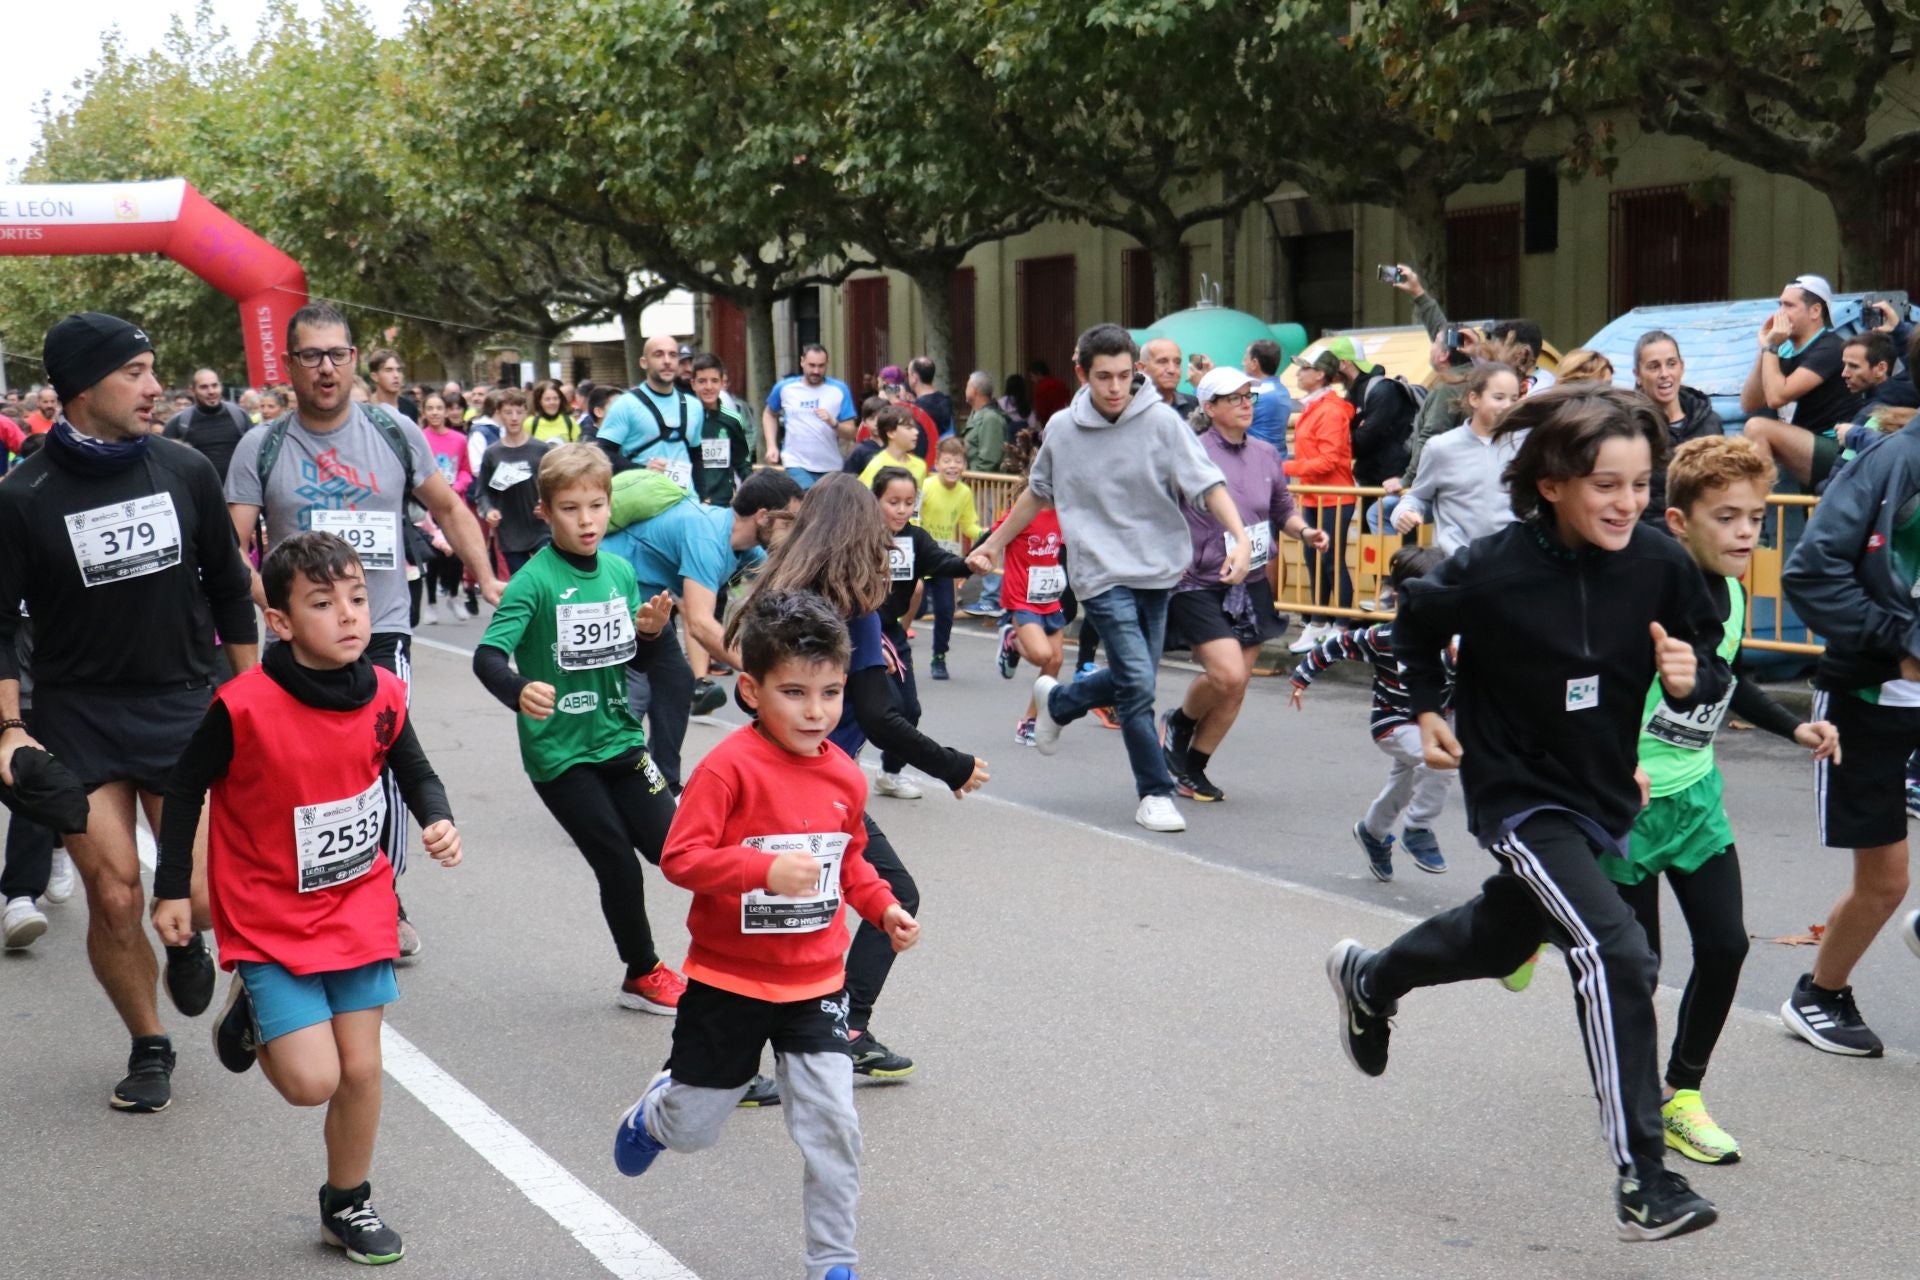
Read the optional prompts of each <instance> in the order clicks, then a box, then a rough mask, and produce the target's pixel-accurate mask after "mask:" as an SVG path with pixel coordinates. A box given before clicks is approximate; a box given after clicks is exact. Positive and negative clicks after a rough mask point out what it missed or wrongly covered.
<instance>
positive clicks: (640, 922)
mask: <svg viewBox="0 0 1920 1280" xmlns="http://www.w3.org/2000/svg"><path fill="white" fill-rule="evenodd" d="M537 483H538V485H539V489H540V504H539V506H538V507H536V508H535V514H537V515H538V516H539V517H540V518H541V519H543V520H545V521H546V522H547V524H548V525H549V526H551V528H552V530H553V541H552V542H551V543H549V544H548V545H547V546H545V547H542V548H541V549H540V550H539V551H537V552H536V553H534V555H533V558H532V559H530V560H528V561H527V562H526V564H525V565H524V566H523V567H522V568H521V569H520V570H519V571H518V572H516V573H515V574H514V575H513V577H512V578H511V579H510V580H509V581H508V583H507V590H506V593H505V594H504V595H503V596H502V597H501V598H500V606H499V608H498V610H496V611H495V613H494V615H493V621H492V622H491V623H490V624H489V625H488V627H487V633H486V635H484V636H482V637H481V639H480V645H479V647H478V648H477V649H475V650H474V654H473V672H474V674H475V675H476V676H478V677H479V678H480V683H481V684H483V685H485V686H486V687H487V691H488V692H489V693H491V694H493V696H494V697H496V698H498V699H499V700H500V701H501V703H503V704H504V705H505V706H507V707H508V708H509V709H511V710H513V711H514V712H516V713H517V727H518V729H519V734H520V758H521V761H522V763H523V764H524V765H525V766H526V770H527V776H528V778H530V779H531V780H532V782H533V790H534V793H535V794H536V795H538V796H539V797H540V800H541V802H542V803H543V804H545V805H546V806H547V808H548V810H549V811H551V812H552V814H553V816H554V819H555V820H556V821H557V822H559V824H560V826H561V827H562V829H564V830H565V831H566V833H567V834H568V835H569V836H571V837H572V838H573V842H574V843H575V844H576V845H578V846H579V848H580V853H581V856H582V857H584V858H586V860H587V865H588V866H590V867H592V868H593V874H594V877H595V878H596V879H598V880H599V882H600V910H601V913H602V914H603V915H604V916H605V917H606V921H607V928H608V930H609V931H610V932H611V933H612V934H613V941H614V946H615V947H616V948H617V949H618V950H619V953H620V959H621V960H622V961H624V962H625V964H626V967H627V972H626V979H625V981H623V982H622V983H621V985H620V990H619V993H618V1000H619V1003H620V1005H621V1006H622V1007H623V1008H627V1009H638V1010H641V1011H643V1012H646V1013H659V1014H668V1015H671V1014H672V1013H673V1012H674V1011H675V1010H676V1009H677V1008H678V1007H679V1004H680V995H681V993H682V992H684V991H685V990H686V987H687V984H686V980H685V979H684V978H682V977H681V976H680V975H679V974H678V973H677V972H675V971H674V970H673V969H671V968H669V967H668V966H667V965H666V964H665V963H664V962H663V961H662V960H661V958H660V955H659V953H658V952H657V951H655V950H654V946H653V930H652V927H651V926H650V925H649V923H648V921H647V907H646V885H645V882H644V881H643V879H642V877H641V873H640V858H641V857H644V858H645V859H646V860H647V861H648V862H651V863H653V864H654V865H655V866H659V865H660V851H661V849H662V848H663V847H664V846H665V844H666V839H667V828H668V827H670V826H671V825H672V824H673V813H674V803H673V796H672V795H671V794H670V793H669V792H668V791H667V784H666V779H665V778H663V777H662V776H661V774H660V771H659V770H658V769H657V768H655V767H654V764H653V761H652V760H651V759H650V758H649V757H648V755H647V749H646V747H647V739H646V730H645V729H644V728H643V727H642V725H641V723H640V718H639V717H638V716H636V715H634V714H633V708H632V707H631V706H630V705H629V704H628V702H627V664H628V663H630V662H632V661H633V659H634V658H635V656H636V655H639V654H644V653H646V652H647V651H648V650H649V649H650V648H651V646H652V645H654V644H655V643H656V642H659V637H660V636H661V635H662V633H663V632H664V631H665V628H666V625H667V622H668V620H669V619H670V618H671V617H672V614H673V597H672V596H670V595H667V594H666V593H664V592H663V593H661V594H660V595H657V596H655V597H654V598H653V599H651V600H645V601H643V600H641V599H640V598H639V596H640V590H639V585H638V583H637V582H636V581H635V579H634V575H633V566H632V565H630V564H628V563H627V561H626V560H625V559H624V558H623V557H621V556H617V555H605V556H603V555H601V554H599V549H600V543H601V540H602V539H603V538H604V537H605V536H606V532H607V519H608V515H609V513H610V512H611V510H612V506H611V503H612V492H613V468H612V465H611V463H609V461H608V460H607V456H606V454H604V453H602V452H601V451H600V450H599V449H597V448H595V447H593V446H592V445H589V444H564V445H559V446H557V447H555V448H553V449H550V450H549V451H548V452H547V453H546V455H545V456H544V457H542V458H541V459H540V470H539V472H538V475H537ZM672 642H673V640H672V636H671V633H668V634H667V639H666V641H665V642H664V643H668V644H671V643H672ZM509 656H511V659H512V662H511V665H509V662H508V659H509ZM636 853H637V854H638V855H639V856H638V857H636V856H635V855H636Z"/></svg>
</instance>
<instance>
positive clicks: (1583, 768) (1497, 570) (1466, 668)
mask: <svg viewBox="0 0 1920 1280" xmlns="http://www.w3.org/2000/svg"><path fill="white" fill-rule="evenodd" d="M1724 615H1725V611H1724V609H1719V610H1716V609H1715V607H1714V604H1713V601H1712V599H1711V598H1710V597H1709V595H1708V594H1707V587H1706V583H1705V582H1704V581H1703V579H1702V576H1701V573H1700V569H1699V567H1698V566H1697V565H1695V564H1694V562H1693V560H1692V558H1691V557H1689V556H1688V555H1687V553H1686V552H1685V551H1684V550H1683V549H1682V548H1681V547H1680V546H1679V544H1677V543H1676V542H1674V541H1673V540H1672V539H1671V538H1665V537H1662V536H1661V535H1659V534H1657V533H1655V532H1653V531H1652V530H1651V529H1648V528H1647V527H1646V526H1645V525H1636V526H1635V527H1634V530H1633V535H1632V539H1631V541H1629V542H1628V544H1627V546H1626V548H1625V549H1624V550H1621V551H1617V552H1605V551H1598V550H1594V549H1592V548H1587V549H1585V550H1583V551H1579V552H1574V551H1569V550H1568V549H1567V548H1566V547H1565V546H1563V545H1562V544H1561V543H1560V542H1559V540H1558V539H1557V538H1555V537H1554V536H1553V535H1552V534H1551V533H1549V532H1547V531H1546V529H1545V527H1544V526H1543V525H1542V524H1541V523H1540V522H1539V521H1537V520H1523V521H1518V522H1516V523H1514V524H1510V525H1508V526H1507V527H1506V528H1504V529H1501V530H1499V531H1498V532H1496V533H1491V534H1488V535H1487V536H1486V537H1484V538H1478V539H1476V540H1475V541H1474V542H1473V543H1471V544H1470V545H1468V546H1466V547H1464V548H1462V549H1461V550H1459V551H1456V552H1455V553H1454V554H1453V555H1452V556H1451V557H1450V558H1449V559H1448V560H1447V562H1446V563H1445V564H1443V565H1441V566H1440V567H1439V568H1438V569H1437V570H1435V571H1434V572H1433V573H1431V574H1429V575H1427V576H1426V577H1424V578H1416V579H1414V580H1412V581H1410V582H1408V583H1407V584H1406V586H1405V587H1404V588H1403V591H1402V602H1401V606H1400V612H1399V615H1398V616H1397V617H1396V618H1395V619H1394V624H1393V639H1394V651H1395V652H1396V653H1398V654H1399V655H1400V663H1401V666H1402V668H1403V669H1404V670H1405V672H1406V678H1407V690H1408V694H1409V696H1410V698H1411V700H1412V703H1413V710H1414V713H1415V714H1416V715H1419V714H1423V713H1425V712H1428V711H1434V712H1438V711H1441V710H1442V707H1443V705H1444V699H1445V697H1446V692H1447V673H1446V670H1445V668H1444V666H1443V665H1442V661H1441V655H1442V651H1443V650H1444V649H1445V648H1446V647H1447V645H1448V643H1449V641H1450V640H1451V639H1452V637H1454V636H1459V637H1460V657H1459V665H1458V668H1457V671H1456V673H1455V684H1454V687H1453V706H1454V710H1455V715H1456V718H1457V720H1458V723H1459V737H1460V745H1461V748H1462V752H1463V755H1462V758H1461V763H1460V771H1461V782H1462V786H1463V789H1464V791H1465V792H1466V798H1467V826H1468V829H1469V830H1471V831H1472V832H1473V833H1474V835H1476V836H1478V837H1479V838H1480V841H1481V843H1482V844H1492V843H1493V842H1494V841H1496V840H1499V839H1501V838H1502V837H1503V836H1505V835H1506V834H1507V832H1508V830H1509V829H1510V828H1511V827H1512V826H1514V825H1516V824H1517V820H1518V819H1520V818H1522V817H1523V816H1524V815H1527V814H1529V813H1532V812H1534V811H1536V810H1540V809H1560V810H1566V811H1569V812H1571V813H1575V814H1578V815H1580V816H1582V817H1584V818H1585V819H1587V820H1588V821H1589V822H1591V823H1592V824H1593V825H1594V826H1596V827H1597V828H1598V829H1599V830H1600V831H1601V832H1604V833H1605V834H1606V835H1607V836H1608V837H1610V838H1611V839H1612V840H1614V841H1616V842H1622V841H1624V840H1625V839H1626V837H1627V833H1628V832H1629V831H1631V830H1632V828H1633V822H1634V818H1635V817H1636V816H1637V815H1638V814H1639V812H1640V789H1639V786H1638V784H1637V783H1635V781H1634V776H1633V773H1634V768H1635V766H1636V763H1637V758H1636V757H1637V751H1638V744H1639V737H1640V727H1641V721H1642V720H1643V719H1644V717H1645V713H1646V700H1647V690H1648V688H1649V687H1650V686H1651V685H1652V683H1653V681H1654V679H1655V668H1654V660H1653V638H1652V634H1651V631H1650V627H1651V624H1653V623H1654V622H1659V623H1660V624H1661V625H1662V626H1663V627H1665V628H1666V630H1667V633H1668V634H1669V635H1671V636H1674V637H1676V638H1679V639H1682V640H1685V641H1687V642H1688V643H1690V644H1691V645H1692V646H1693V650H1694V657H1695V661H1696V663H1697V667H1696V673H1697V674H1696V677H1695V682H1694V688H1693V692H1692V694H1691V696H1689V697H1687V698H1685V699H1673V698H1670V699H1668V701H1669V702H1671V703H1672V704H1673V706H1674V707H1675V708H1676V709H1678V710H1684V709H1686V708H1688V707H1694V706H1698V705H1700V704H1701V703H1707V702H1717V701H1718V700H1719V699H1720V698H1721V697H1722V696H1723V695H1724V694H1725V693H1726V692H1727V688H1728V681H1729V680H1730V679H1731V678H1732V673H1731V671H1730V670H1729V669H1728V666H1727V663H1726V660H1725V659H1723V658H1721V657H1720V656H1719V654H1718V653H1717V652H1716V650H1717V649H1718V647H1719V644H1720V642H1721V639H1722V637H1723V636H1724V629H1723V626H1722V618H1723V617H1724Z"/></svg>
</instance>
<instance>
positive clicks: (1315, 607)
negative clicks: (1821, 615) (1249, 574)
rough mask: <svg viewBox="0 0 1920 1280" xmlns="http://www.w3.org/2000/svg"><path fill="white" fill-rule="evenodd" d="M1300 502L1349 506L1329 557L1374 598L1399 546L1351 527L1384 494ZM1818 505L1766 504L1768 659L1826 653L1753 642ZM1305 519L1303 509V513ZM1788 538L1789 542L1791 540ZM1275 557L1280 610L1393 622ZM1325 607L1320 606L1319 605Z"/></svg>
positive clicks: (1758, 577) (1299, 551)
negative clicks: (1791, 551)
mask: <svg viewBox="0 0 1920 1280" xmlns="http://www.w3.org/2000/svg"><path fill="white" fill-rule="evenodd" d="M1289 487H1290V489H1291V491H1292V492H1293V494H1294V495H1295V496H1296V498H1298V497H1305V496H1309V495H1312V496H1323V497H1343V498H1351V499H1353V500H1354V501H1352V502H1350V503H1348V504H1347V509H1348V512H1349V513H1350V514H1349V516H1348V518H1347V519H1345V520H1342V521H1340V523H1339V526H1338V528H1337V529H1336V530H1334V531H1332V532H1333V553H1334V556H1335V563H1336V564H1338V563H1344V564H1345V565H1346V567H1347V572H1348V574H1349V575H1350V576H1351V578H1352V581H1353V592H1354V599H1355V601H1356V602H1358V601H1359V600H1362V599H1365V598H1367V597H1368V596H1372V595H1376V594H1378V592H1379V589H1380V586H1381V584H1382V583H1384V582H1385V581H1386V578H1387V562H1388V561H1389V560H1391V559H1392V558H1393V553H1394V552H1395V551H1396V550H1398V549H1399V547H1400V545H1401V543H1402V541H1403V539H1402V538H1401V536H1400V535H1399V534H1397V533H1368V532H1366V531H1365V530H1364V528H1362V529H1361V530H1360V531H1358V532H1356V530H1355V527H1354V524H1355V520H1356V519H1357V518H1358V517H1357V514H1354V513H1358V512H1359V511H1360V510H1362V509H1363V507H1370V506H1372V505H1373V503H1374V502H1376V501H1378V500H1379V499H1380V498H1383V497H1385V496H1386V492H1387V491H1386V490H1385V489H1381V488H1375V487H1370V486H1366V485H1307V484H1299V485H1292V486H1289ZM1819 503H1820V500H1819V499H1818V498H1816V497H1812V496H1811V495H1808V494H1798V493H1776V494H1772V495H1770V496H1769V497H1768V498H1767V504H1768V505H1769V506H1770V507H1772V508H1773V514H1772V518H1771V519H1769V521H1768V536H1767V537H1766V539H1765V541H1766V543H1767V545H1766V546H1762V547H1756V548H1755V549H1754V552H1753V560H1752V563H1751V564H1750V565H1749V566H1748V568H1747V576H1746V580H1745V586H1746V588H1747V596H1748V605H1747V623H1746V637H1745V640H1744V642H1743V643H1744V644H1745V645H1746V647H1747V648H1749V649H1753V650H1755V651H1765V652H1768V653H1799V654H1808V655H1816V654H1820V653H1823V652H1825V649H1826V646H1825V645H1822V644H1819V643H1816V642H1810V641H1799V640H1781V639H1777V638H1776V639H1767V638H1764V637H1757V636H1755V635H1754V634H1753V618H1754V614H1755V612H1756V609H1755V606H1756V605H1762V606H1764V605H1771V606H1772V607H1771V610H1768V609H1765V608H1761V609H1759V610H1757V611H1758V612H1760V613H1761V614H1762V615H1763V616H1770V618H1771V621H1772V624H1773V627H1774V630H1775V632H1776V635H1777V633H1778V631H1779V626H1780V615H1781V613H1782V611H1783V610H1784V608H1785V605H1786V601H1785V597H1784V596H1783V595H1782V594H1781V590H1780V575H1781V570H1782V569H1783V568H1784V567H1785V563H1786V555H1785V553H1784V552H1783V551H1782V550H1781V548H1782V547H1784V546H1786V545H1788V544H1789V543H1790V542H1794V541H1798V539H1799V534H1800V532H1801V530H1802V529H1804V528H1805V527H1806V521H1807V517H1808V516H1809V515H1811V514H1812V512H1813V509H1814V508H1815V507H1816V506H1818V505H1819ZM1301 511H1302V513H1303V514H1305V512H1306V508H1304V507H1303V508H1301ZM1789 531H1791V536H1789ZM1432 538H1433V525H1432V523H1431V522H1430V521H1429V522H1423V523H1422V524H1421V526H1420V529H1419V535H1418V540H1419V542H1420V544H1421V545H1422V546H1426V545H1429V544H1430V543H1431V542H1432ZM1279 551H1280V554H1279V555H1278V556H1277V557H1276V563H1277V565H1278V570H1277V573H1278V578H1279V586H1278V588H1277V589H1276V590H1275V592H1274V599H1275V601H1276V602H1277V603H1279V604H1281V605H1282V606H1284V607H1285V608H1286V610H1287V611H1288V612H1289V613H1298V614H1302V615H1305V616H1306V617H1310V618H1360V619H1365V620H1366V621H1368V622H1391V621H1392V620H1393V612H1392V610H1389V609H1382V610H1379V611H1377V612H1369V611H1365V610H1361V609H1358V608H1342V607H1341V606H1340V605H1339V604H1338V603H1331V602H1333V601H1337V600H1338V599H1339V597H1338V595H1337V594H1335V591H1334V590H1333V589H1332V588H1337V586H1338V583H1330V584H1328V585H1329V589H1328V590H1325V591H1323V590H1322V589H1321V587H1320V582H1319V566H1318V564H1317V563H1315V561H1317V560H1318V557H1317V556H1313V555H1311V553H1309V552H1308V550H1307V548H1306V547H1305V546H1304V545H1303V544H1301V543H1298V542H1295V541H1294V540H1293V539H1291V538H1287V539H1283V540H1282V542H1281V545H1280V548H1279ZM1323 598H1325V599H1326V600H1328V601H1330V603H1321V601H1322V599H1323Z"/></svg>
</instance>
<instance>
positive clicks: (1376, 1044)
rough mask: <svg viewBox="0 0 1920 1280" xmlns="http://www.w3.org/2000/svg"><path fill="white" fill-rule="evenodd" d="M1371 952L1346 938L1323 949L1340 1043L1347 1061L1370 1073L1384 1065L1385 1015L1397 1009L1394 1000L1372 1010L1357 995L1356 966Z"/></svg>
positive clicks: (1388, 1027) (1383, 1068)
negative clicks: (1337, 1012) (1337, 1008)
mask: <svg viewBox="0 0 1920 1280" xmlns="http://www.w3.org/2000/svg"><path fill="white" fill-rule="evenodd" d="M1374 955H1375V953H1374V952H1372V951H1369V950H1368V949H1367V948H1365V947H1363V946H1361V945H1360V944H1359V943H1357V942H1355V941H1354V940H1353V939H1352V938H1346V939H1343V940H1342V941H1340V942H1338V943H1335V944H1334V948H1333V950H1332V951H1330V952H1328V953H1327V981H1328V982H1330V983H1332V984H1333V996H1334V999H1335V1000H1337V1001H1338V1002H1339V1004H1340V1047H1341V1048H1342V1049H1343V1050H1345V1051H1346V1055H1347V1061H1348V1062H1351V1063H1352V1064H1353V1065H1354V1066H1355V1067H1357V1068H1359V1069H1360V1070H1361V1071H1362V1072H1364V1073H1366V1074H1367V1075H1370V1076H1377V1075H1380V1074H1382V1073H1383V1072H1385V1071H1386V1069H1387V1037H1388V1036H1389V1035H1390V1034H1392V1030H1393V1028H1392V1027H1391V1025H1389V1024H1388V1022H1387V1019H1388V1018H1391V1017H1392V1016H1393V1015H1394V1014H1396V1013H1398V1012H1400V1006H1399V1005H1398V1004H1389V1005H1387V1006H1386V1007H1385V1008H1383V1009H1380V1010H1378V1011H1375V1009H1374V1008H1373V1006H1372V1005H1369V1004H1368V1003H1367V1002H1366V1001H1365V1000H1363V999H1361V998H1360V990H1359V986H1358V983H1359V977H1360V970H1361V969H1362V968H1363V967H1364V966H1365V965H1366V963H1367V961H1369V960H1371V959H1373V957H1374Z"/></svg>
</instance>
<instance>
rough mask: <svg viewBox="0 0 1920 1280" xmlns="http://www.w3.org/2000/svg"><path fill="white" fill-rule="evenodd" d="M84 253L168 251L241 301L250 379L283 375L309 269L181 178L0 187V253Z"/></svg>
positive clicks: (275, 379)
mask: <svg viewBox="0 0 1920 1280" xmlns="http://www.w3.org/2000/svg"><path fill="white" fill-rule="evenodd" d="M80 253H164V254H166V255H167V256H168V257H169V258H172V259H173V260H174V261H175V262H177V263H179V264H180V265H181V266H183V267H185V268H186V269H187V270H189V271H191V272H193V273H194V274H195V275H197V276H199V277H200V278H201V279H202V280H205V281H206V282H207V283H208V284H210V285H212V286H213V287H214V288H216V289H218V290H219V291H220V292H222V293H224V294H226V295H227V296H228V297H229V298H232V299H233V300H234V301H235V302H238V303H239V304H240V331H241V333H242V335H244V337H245V339H246V344H247V381H248V382H250V383H252V384H253V385H254V386H256V387H264V386H268V385H272V384H277V383H281V382H285V381H286V369H285V365H284V362H283V356H282V352H281V350H280V347H281V344H282V341H283V335H284V334H285V333H286V331H287V321H288V319H289V318H291V317H292V315H293V313H294V312H296V311H298V310H299V309H300V308H301V307H303V306H305V305H306V303H307V273H306V272H304V271H302V270H301V269H300V264H299V263H297V262H295V261H294V260H293V259H292V258H289V257H288V256H287V255H286V254H284V253H282V252H280V250H278V249H276V248H274V247H273V246H272V245H270V244H268V243H267V242H266V241H265V240H262V239H261V238H260V237H259V236H257V235H255V234H254V233H253V232H251V231H249V230H247V229H246V228H245V227H243V226H241V225H240V224H239V223H238V222H235V221H234V220H233V218H232V217H231V216H229V215H228V214H226V213H223V212H221V210H220V209H218V208H217V207H215V205H214V204H213V202H212V201H210V200H208V199H207V198H206V197H205V196H203V195H201V194H200V193H199V192H198V191H195V190H194V189H193V187H192V186H191V185H189V184H188V183H187V182H186V180H185V179H183V178H172V179H169V180H167V181H165V182H124V183H115V182H96V183H62V184H54V185H38V186H12V187H9V186H0V254H7V255H13V256H21V257H24V256H28V255H55V254H80ZM84 305H85V299H76V305H75V310H79V309H81V308H82V307H83V306H84ZM128 319H130V320H135V321H138V320H139V319H140V317H139V316H129V317H128ZM160 337H161V345H162V346H164V345H165V335H164V334H162V335H160Z"/></svg>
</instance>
